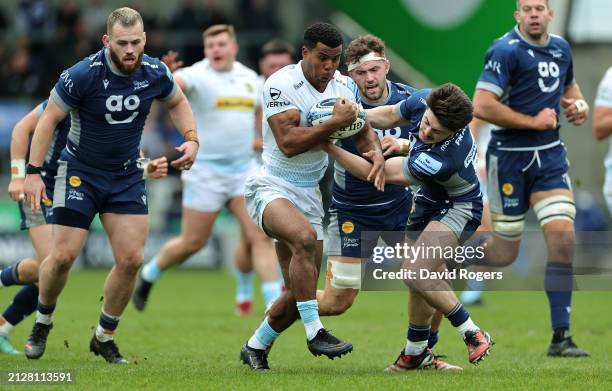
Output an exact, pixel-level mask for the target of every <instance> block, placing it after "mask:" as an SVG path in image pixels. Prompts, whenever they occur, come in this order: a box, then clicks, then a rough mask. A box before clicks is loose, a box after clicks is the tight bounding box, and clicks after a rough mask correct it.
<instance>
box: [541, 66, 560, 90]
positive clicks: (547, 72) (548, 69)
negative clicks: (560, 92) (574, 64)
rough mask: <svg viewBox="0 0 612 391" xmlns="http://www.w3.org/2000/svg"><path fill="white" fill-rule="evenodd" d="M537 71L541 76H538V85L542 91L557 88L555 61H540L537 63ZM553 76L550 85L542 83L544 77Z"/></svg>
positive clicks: (557, 71) (557, 78)
mask: <svg viewBox="0 0 612 391" xmlns="http://www.w3.org/2000/svg"><path fill="white" fill-rule="evenodd" d="M538 73H539V74H540V76H541V77H539V78H538V85H539V86H540V90H542V92H554V91H556V90H557V88H559V65H557V63H556V62H554V61H551V62H546V61H540V62H539V63H538ZM548 77H554V78H555V81H554V83H553V84H551V85H550V86H547V85H546V83H544V78H548Z"/></svg>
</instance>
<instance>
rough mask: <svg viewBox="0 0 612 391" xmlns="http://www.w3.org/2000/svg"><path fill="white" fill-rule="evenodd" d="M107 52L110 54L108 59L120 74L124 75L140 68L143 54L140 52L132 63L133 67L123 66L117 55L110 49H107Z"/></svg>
mask: <svg viewBox="0 0 612 391" xmlns="http://www.w3.org/2000/svg"><path fill="white" fill-rule="evenodd" d="M108 51H109V53H110V58H111V60H112V61H113V64H115V66H116V67H117V69H119V71H120V72H121V73H124V74H126V75H127V74H130V73H132V72H134V71H135V70H137V69H138V68H140V64H142V56H143V54H144V53H143V52H140V54H138V58H136V62H134V64H133V65H131V66H129V67H128V66H126V65H125V64H123V62H122V61H121V59H120V58H119V55H118V54H117V53H115V52H114V51H113V49H112V48H110V47H109V48H108Z"/></svg>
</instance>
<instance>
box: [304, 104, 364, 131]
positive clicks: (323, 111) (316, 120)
mask: <svg viewBox="0 0 612 391" xmlns="http://www.w3.org/2000/svg"><path fill="white" fill-rule="evenodd" d="M335 103H336V98H328V99H324V100H322V101H320V102H319V103H317V104H316V105H314V106H312V108H311V109H310V111H309V112H308V116H307V117H306V121H307V122H308V125H310V126H314V125H318V124H322V123H323V122H325V121H327V120H328V119H330V118H331V117H332V113H333V111H334V104H335ZM365 123H366V112H365V110H363V109H361V110H360V111H359V114H358V115H357V119H356V120H355V122H353V123H352V124H350V125H349V126H347V127H345V128H342V129H338V130H336V131H335V132H333V133H332V134H330V135H329V138H334V139H338V138H347V137H351V136H352V135H354V134H355V133H359V131H360V130H361V129H363V127H364V126H365Z"/></svg>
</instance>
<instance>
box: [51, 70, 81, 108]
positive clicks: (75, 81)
mask: <svg viewBox="0 0 612 391" xmlns="http://www.w3.org/2000/svg"><path fill="white" fill-rule="evenodd" d="M88 69H89V67H88V66H87V64H85V60H84V61H81V62H79V63H77V64H76V65H73V66H72V67H70V68H68V69H66V70H65V71H63V72H62V74H61V75H60V77H59V80H58V81H57V83H56V84H55V87H53V90H51V97H52V98H53V101H54V102H55V103H56V104H57V105H58V106H59V107H60V108H61V109H62V110H64V111H65V112H68V111H71V110H72V109H74V108H76V107H78V106H79V103H80V102H81V99H82V97H83V96H84V93H83V92H84V91H85V90H86V88H87V83H88V80H87V71H88Z"/></svg>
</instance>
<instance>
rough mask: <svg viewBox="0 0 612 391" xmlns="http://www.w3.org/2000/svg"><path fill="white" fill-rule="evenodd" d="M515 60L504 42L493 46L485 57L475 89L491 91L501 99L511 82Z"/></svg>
mask: <svg viewBox="0 0 612 391" xmlns="http://www.w3.org/2000/svg"><path fill="white" fill-rule="evenodd" d="M514 68H515V58H514V55H513V53H512V50H510V45H509V44H508V43H506V42H505V41H502V42H497V43H496V44H494V45H493V46H492V47H491V48H490V49H489V50H488V51H487V54H486V55H485V60H484V69H483V71H482V73H481V74H480V79H479V80H478V84H477V85H476V88H480V89H483V90H487V91H491V92H492V93H494V94H495V95H497V96H499V97H501V96H502V95H503V94H504V91H505V90H506V89H507V87H508V85H509V84H510V81H511V75H512V72H513V71H514Z"/></svg>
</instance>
